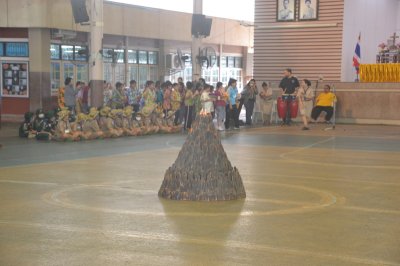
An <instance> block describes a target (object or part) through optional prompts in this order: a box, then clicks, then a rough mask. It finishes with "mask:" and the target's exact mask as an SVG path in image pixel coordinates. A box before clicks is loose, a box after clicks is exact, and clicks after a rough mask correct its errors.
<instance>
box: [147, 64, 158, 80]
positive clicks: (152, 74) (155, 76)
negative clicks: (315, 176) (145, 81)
mask: <svg viewBox="0 0 400 266" xmlns="http://www.w3.org/2000/svg"><path fill="white" fill-rule="evenodd" d="M149 71H150V75H149V80H152V81H154V82H156V81H157V80H158V67H157V66H150V67H149Z"/></svg>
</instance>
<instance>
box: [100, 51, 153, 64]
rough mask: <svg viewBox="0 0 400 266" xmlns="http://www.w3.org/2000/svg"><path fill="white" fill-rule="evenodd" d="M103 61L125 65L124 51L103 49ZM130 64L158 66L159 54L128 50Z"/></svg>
mask: <svg viewBox="0 0 400 266" xmlns="http://www.w3.org/2000/svg"><path fill="white" fill-rule="evenodd" d="M103 61H104V62H105V63H113V62H114V63H125V50H124V49H110V48H104V49H103ZM128 63H129V64H139V65H157V64H158V52H156V51H138V50H131V49H129V50H128Z"/></svg>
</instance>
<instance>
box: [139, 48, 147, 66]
mask: <svg viewBox="0 0 400 266" xmlns="http://www.w3.org/2000/svg"><path fill="white" fill-rule="evenodd" d="M139 64H144V65H145V64H147V51H139Z"/></svg>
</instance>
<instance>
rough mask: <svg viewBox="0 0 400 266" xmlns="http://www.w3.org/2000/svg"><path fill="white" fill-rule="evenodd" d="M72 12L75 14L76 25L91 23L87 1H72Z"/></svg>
mask: <svg viewBox="0 0 400 266" xmlns="http://www.w3.org/2000/svg"><path fill="white" fill-rule="evenodd" d="M71 5H72V12H73V13H74V19H75V23H83V22H88V21H89V15H88V12H87V10H86V0H71Z"/></svg>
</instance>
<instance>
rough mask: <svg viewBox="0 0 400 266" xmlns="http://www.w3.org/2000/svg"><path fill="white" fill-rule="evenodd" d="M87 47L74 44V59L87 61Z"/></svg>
mask: <svg viewBox="0 0 400 266" xmlns="http://www.w3.org/2000/svg"><path fill="white" fill-rule="evenodd" d="M87 52H88V48H87V47H86V46H79V45H76V46H75V55H74V58H75V60H76V61H87V60H88V58H87V57H88V56H87Z"/></svg>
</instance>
